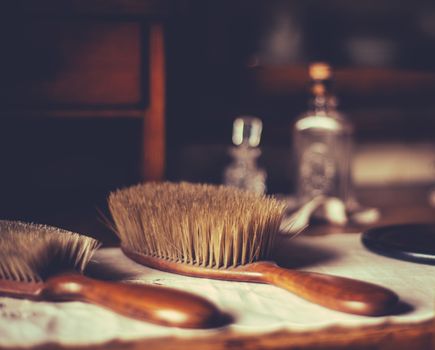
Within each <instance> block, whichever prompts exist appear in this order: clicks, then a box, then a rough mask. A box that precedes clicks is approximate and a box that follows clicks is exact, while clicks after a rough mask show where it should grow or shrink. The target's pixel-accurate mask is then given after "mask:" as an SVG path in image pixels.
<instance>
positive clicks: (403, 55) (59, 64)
mask: <svg viewBox="0 0 435 350" xmlns="http://www.w3.org/2000/svg"><path fill="white" fill-rule="evenodd" d="M2 5H3V9H4V11H3V18H2V22H1V26H2V30H1V31H0V33H1V34H0V39H1V42H2V55H1V57H0V63H1V64H0V69H1V77H2V79H1V81H0V84H1V85H2V87H1V91H2V93H1V95H0V130H1V133H2V137H1V142H2V144H1V146H2V147H0V152H1V156H2V160H3V167H2V172H1V174H0V179H1V181H0V186H1V188H0V191H1V193H2V200H1V202H0V210H1V215H2V217H8V218H11V219H14V218H20V219H23V220H33V221H38V222H46V223H51V224H53V225H59V226H63V227H65V228H69V229H71V230H75V231H79V232H84V231H85V230H88V229H91V230H93V229H94V228H95V229H96V227H97V226H98V225H99V224H98V223H95V225H94V226H92V227H90V226H86V227H83V228H82V227H79V226H78V225H79V223H77V222H78V221H74V220H71V218H72V217H73V216H74V217H75V216H76V214H74V213H77V212H82V214H81V215H82V216H86V217H88V218H89V219H92V220H95V217H96V209H95V208H96V207H98V208H102V210H103V211H104V202H105V197H106V195H107V193H108V192H109V191H110V190H112V189H114V188H117V187H121V186H126V185H130V184H132V183H135V182H138V181H140V180H141V179H143V178H145V179H157V178H167V179H170V180H189V181H204V182H213V183H219V182H221V181H222V177H221V176H222V171H223V169H224V168H225V167H226V166H227V165H228V164H229V162H230V161H231V159H230V157H229V156H228V154H227V148H228V146H230V145H231V134H232V123H233V118H234V116H236V115H257V116H260V117H261V119H262V121H263V137H262V156H261V157H260V164H261V166H262V167H263V168H264V169H266V171H267V174H268V180H267V181H268V182H267V188H268V192H269V193H290V192H292V191H294V187H293V184H294V179H293V177H292V174H293V171H292V164H291V162H289V157H288V155H289V150H290V145H291V143H292V139H291V136H290V135H291V125H292V124H293V123H294V121H295V119H296V117H297V116H298V115H299V114H300V113H301V112H303V111H304V110H305V109H306V101H307V99H308V93H307V84H308V81H309V77H308V74H307V65H308V63H309V62H312V61H326V62H328V63H330V64H331V66H332V67H334V69H335V72H336V73H335V81H336V95H337V96H338V98H339V100H340V106H341V110H342V111H343V112H344V113H345V114H346V115H347V116H348V117H349V119H350V120H351V122H352V124H354V126H355V130H356V134H355V137H356V143H357V145H356V155H355V159H354V161H355V164H354V165H355V166H354V170H355V171H354V175H355V179H356V183H357V184H358V186H359V187H360V188H363V189H364V188H373V187H376V186H387V185H388V186H391V185H392V186H396V187H403V186H407V185H410V184H411V185H413V186H415V185H418V186H426V187H427V188H429V187H430V186H431V185H432V184H433V183H434V182H435V171H434V167H433V164H434V160H435V159H434V155H435V152H434V151H435V149H434V148H435V146H434V145H435V142H434V135H435V99H434V98H433V96H435V26H434V24H433V23H435V4H434V3H433V2H431V1H423V0H420V1H411V0H405V1H401V2H397V1H393V0H379V1H376V2H367V1H363V0H355V1H351V2H349V1H341V0H330V1H328V2H325V1H321V0H313V1H302V0H268V1H266V0H161V1H157V0H142V1H137V0H110V1H104V2H102V1H98V0H88V1H81V0H61V1H59V0H57V1H55V0H40V1H38V2H33V1H25V0H14V1H13V0H7V1H5V2H4V3H3V4H2ZM427 188H426V189H425V190H424V191H427ZM367 193H370V190H368V192H367ZM385 198H386V197H384V198H382V200H384V199H385ZM70 222H75V223H74V224H73V225H74V226H71V224H70Z"/></svg>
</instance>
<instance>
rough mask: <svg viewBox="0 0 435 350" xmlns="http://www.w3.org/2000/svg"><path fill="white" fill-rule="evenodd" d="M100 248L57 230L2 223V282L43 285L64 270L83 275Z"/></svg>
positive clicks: (95, 243)
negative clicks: (47, 279) (37, 283)
mask: <svg viewBox="0 0 435 350" xmlns="http://www.w3.org/2000/svg"><path fill="white" fill-rule="evenodd" d="M99 245H100V243H99V242H98V241H97V240H95V239H93V238H90V237H86V236H83V235H79V234H77V233H73V232H69V231H66V230H61V229H58V228H55V227H50V226H44V225H37V224H28V223H23V222H19V221H5V220H0V256H1V260H0V279H7V280H13V281H19V282H41V281H43V280H45V279H46V278H47V277H49V276H51V275H53V274H56V273H59V272H62V271H71V270H76V271H78V272H83V270H84V269H85V267H86V265H87V263H88V262H89V260H90V259H91V257H92V255H93V253H94V252H95V250H96V249H97V248H98V246H99Z"/></svg>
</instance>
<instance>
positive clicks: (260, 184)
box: [224, 116, 266, 194]
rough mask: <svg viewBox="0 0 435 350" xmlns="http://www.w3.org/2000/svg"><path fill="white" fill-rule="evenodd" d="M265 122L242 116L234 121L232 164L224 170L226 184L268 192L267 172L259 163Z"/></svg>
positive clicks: (231, 150) (251, 190)
mask: <svg viewBox="0 0 435 350" xmlns="http://www.w3.org/2000/svg"><path fill="white" fill-rule="evenodd" d="M262 129H263V123H262V122H261V120H260V119H259V118H255V117H249V116H241V117H238V118H236V119H235V120H234V123H233V137H232V140H233V144H234V146H233V147H231V148H230V155H231V157H232V159H233V160H232V162H231V164H230V165H229V166H228V167H227V168H226V169H225V171H224V184H225V185H227V186H234V187H238V188H241V189H244V190H247V191H250V192H254V193H257V194H263V193H265V192H266V172H265V171H264V169H261V168H259V167H258V165H257V159H258V157H259V156H260V155H261V150H260V148H259V147H258V146H259V144H260V139H261V132H262Z"/></svg>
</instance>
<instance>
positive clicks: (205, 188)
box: [108, 182, 285, 268]
mask: <svg viewBox="0 0 435 350" xmlns="http://www.w3.org/2000/svg"><path fill="white" fill-rule="evenodd" d="M108 202H109V208H110V211H111V214H112V217H113V220H114V222H115V226H116V231H117V234H118V236H119V238H120V239H121V242H122V245H123V246H124V247H126V248H128V249H130V250H133V251H135V252H138V253H141V254H144V255H148V256H153V257H158V258H161V259H167V260H170V261H176V262H182V263H187V264H193V265H198V266H204V267H209V268H220V267H223V268H227V267H233V266H237V265H243V264H247V263H251V262H254V261H257V260H262V259H266V258H267V257H268V256H269V253H270V250H271V248H272V246H273V243H274V240H275V237H276V235H277V233H278V230H279V226H280V223H281V220H282V218H283V215H284V209H285V204H283V203H281V202H279V201H277V200H275V199H273V198H271V197H268V196H259V195H257V194H252V193H249V192H246V191H242V190H239V189H236V188H232V187H225V186H215V185H206V184H191V183H186V182H182V183H170V182H162V183H157V182H150V183H145V184H140V185H136V186H132V187H129V188H125V189H121V190H118V191H115V192H112V193H111V194H110V195H109V198H108Z"/></svg>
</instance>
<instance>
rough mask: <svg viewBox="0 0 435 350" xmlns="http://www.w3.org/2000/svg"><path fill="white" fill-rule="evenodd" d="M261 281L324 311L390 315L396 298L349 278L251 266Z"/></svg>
mask: <svg viewBox="0 0 435 350" xmlns="http://www.w3.org/2000/svg"><path fill="white" fill-rule="evenodd" d="M250 270H255V271H257V272H262V275H263V277H262V278H263V281H264V282H266V283H270V284H273V285H275V286H277V287H281V288H284V289H286V290H288V291H290V292H292V293H294V294H296V295H298V296H300V297H302V298H304V299H306V300H309V301H311V302H313V303H316V304H319V305H323V306H325V307H327V308H330V309H334V310H338V311H342V312H347V313H352V314H358V315H366V316H381V315H385V314H388V313H391V311H392V309H393V308H394V306H395V305H396V304H397V302H398V300H399V298H398V296H397V295H396V294H395V293H394V292H392V291H391V290H389V289H386V288H383V287H380V286H378V285H375V284H371V283H367V282H362V281H358V280H354V279H350V278H344V277H338V276H330V275H324V274H320V273H315V272H306V271H297V270H288V269H284V268H281V267H278V266H276V265H274V264H268V263H258V264H252V265H251V267H250Z"/></svg>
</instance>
